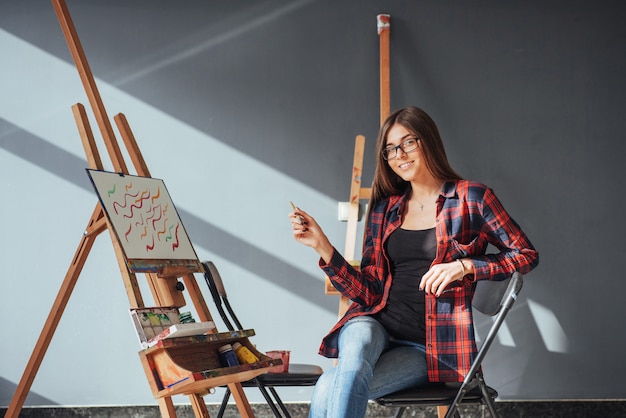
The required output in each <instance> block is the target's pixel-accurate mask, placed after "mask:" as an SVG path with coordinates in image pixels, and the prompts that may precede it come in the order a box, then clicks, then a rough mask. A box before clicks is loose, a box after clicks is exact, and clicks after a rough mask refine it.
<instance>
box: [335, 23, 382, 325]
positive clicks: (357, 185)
mask: <svg viewBox="0 0 626 418" xmlns="http://www.w3.org/2000/svg"><path fill="white" fill-rule="evenodd" d="M376 24H377V29H378V37H379V44H380V46H379V54H380V63H379V67H380V123H381V125H382V123H383V122H384V121H385V119H386V118H387V116H388V115H389V112H390V106H391V105H390V103H391V100H390V94H389V90H390V76H389V74H390V71H389V33H390V17H389V15H387V14H380V15H378V16H376ZM364 150H365V137H364V136H363V135H357V137H356V140H355V143H354V159H353V162H352V177H351V182H350V199H349V201H348V202H349V209H348V222H347V226H346V246H345V251H344V258H345V259H346V260H349V261H350V263H351V264H352V265H353V266H355V267H359V265H360V262H359V260H355V251H356V242H357V239H356V238H357V223H358V221H359V207H360V202H361V200H368V199H369V198H370V196H371V194H372V188H371V187H363V183H362V181H361V179H362V175H363V157H364V153H365V152H364ZM325 284H326V286H325V293H326V294H327V295H339V296H340V300H339V318H341V317H342V316H343V315H344V314H345V312H346V310H347V309H348V307H349V306H350V300H349V299H348V298H346V297H345V296H343V295H341V294H340V293H339V292H338V291H337V290H336V289H335V287H334V286H333V284H332V283H331V282H330V280H329V279H328V277H327V278H326V282H325Z"/></svg>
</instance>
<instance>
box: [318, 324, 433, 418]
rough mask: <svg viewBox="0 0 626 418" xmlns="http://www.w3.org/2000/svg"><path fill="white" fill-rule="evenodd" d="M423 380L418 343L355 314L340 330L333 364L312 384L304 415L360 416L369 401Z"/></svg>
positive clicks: (424, 373) (422, 351)
mask: <svg viewBox="0 0 626 418" xmlns="http://www.w3.org/2000/svg"><path fill="white" fill-rule="evenodd" d="M427 382H428V376H427V368H426V350H425V348H424V346H423V345H422V344H418V343H414V342H411V341H399V340H393V339H390V337H389V334H388V333H387V331H386V330H385V328H384V327H383V326H382V325H381V324H380V322H378V321H377V320H376V319H374V318H372V317H369V316H360V317H356V318H353V319H351V320H350V321H348V322H347V323H346V324H345V325H344V327H343V328H342V329H341V331H340V333H339V359H338V361H337V367H335V368H333V369H330V370H327V371H326V372H324V374H323V375H322V376H321V377H320V379H319V380H318V382H317V384H316V385H315V389H314V390H313V397H312V399H311V410H310V412H309V417H310V418H326V417H328V418H348V417H354V418H357V417H359V418H361V417H364V416H365V413H366V412H367V402H368V400H369V399H375V398H378V397H380V396H383V395H387V394H389V393H391V392H395V391H397V390H402V389H406V388H408V387H411V386H415V385H419V384H425V383H427Z"/></svg>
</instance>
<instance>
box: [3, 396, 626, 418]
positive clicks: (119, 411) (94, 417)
mask: <svg viewBox="0 0 626 418" xmlns="http://www.w3.org/2000/svg"><path fill="white" fill-rule="evenodd" d="M496 407H497V411H498V414H499V415H500V417H501V418H530V417H532V418H579V417H580V418H587V417H590V418H591V417H593V418H596V417H598V418H604V417H626V400H622V401H563V402H558V401H550V402H543V401H542V402H497V403H496ZM176 408H177V409H176V414H177V418H195V417H194V415H193V412H192V410H191V408H190V407H189V406H186V405H179V406H177V407H176ZM287 408H288V410H289V412H290V414H291V416H292V418H305V417H307V414H308V409H309V408H308V405H307V404H302V403H299V404H288V405H287ZM208 409H209V414H210V416H211V417H217V411H218V406H217V405H208ZM252 409H253V411H254V414H255V416H256V418H272V417H274V415H273V414H272V413H271V410H270V409H269V408H268V407H267V405H264V404H253V405H252ZM5 412H6V408H0V416H1V417H4V414H5ZM460 413H461V417H463V418H483V417H489V411H487V410H482V408H481V407H480V406H473V405H469V406H464V407H463V409H461V411H460ZM393 414H394V410H393V408H387V407H382V406H379V405H376V404H374V403H370V406H369V408H368V414H367V417H368V418H387V417H389V418H391V417H393V416H394V415H393ZM239 416H240V415H239V413H238V411H237V408H236V407H235V406H234V405H229V406H228V408H227V410H226V413H225V414H224V418H234V417H239ZM22 417H24V418H160V414H159V410H158V407H156V406H117V407H60V406H59V407H37V408H23V409H22V411H21V413H20V418H22ZM408 417H411V418H436V417H437V413H436V410H435V408H434V407H421V408H415V407H414V408H409V409H408V410H407V411H405V413H404V414H403V418H408Z"/></svg>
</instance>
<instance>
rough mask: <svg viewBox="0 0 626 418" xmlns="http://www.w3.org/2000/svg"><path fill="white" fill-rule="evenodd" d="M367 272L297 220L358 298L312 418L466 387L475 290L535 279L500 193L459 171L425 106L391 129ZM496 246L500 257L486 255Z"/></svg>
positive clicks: (325, 264)
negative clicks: (398, 396)
mask: <svg viewBox="0 0 626 418" xmlns="http://www.w3.org/2000/svg"><path fill="white" fill-rule="evenodd" d="M376 152H377V156H378V157H377V165H376V171H375V173H374V182H373V185H372V196H371V200H370V204H369V211H368V216H367V225H366V230H365V241H364V245H363V253H362V260H361V267H360V269H359V270H357V269H355V268H353V267H351V266H350V264H349V263H348V262H347V261H346V260H345V259H344V258H343V257H342V256H341V255H340V254H339V253H338V252H337V250H336V249H335V248H334V247H333V246H332V244H331V243H330V241H329V240H328V238H327V237H326V235H325V234H324V232H323V231H322V229H321V228H320V226H319V225H318V224H317V222H316V221H315V219H314V218H312V217H311V216H310V215H309V214H307V213H306V212H305V211H303V210H300V209H299V208H298V209H296V210H295V211H294V212H293V213H291V214H290V218H291V223H292V228H293V235H294V238H295V239H296V240H297V241H299V242H300V243H302V244H304V245H307V246H310V247H312V248H313V249H314V250H315V251H317V253H318V254H319V255H320V257H321V258H320V262H319V264H320V267H321V268H322V269H323V270H324V272H325V273H326V275H327V276H328V277H329V278H330V280H331V282H332V283H333V285H334V286H335V288H336V289H337V290H338V291H339V292H341V293H342V294H343V295H344V296H346V297H347V298H349V299H350V300H351V301H352V304H351V305H350V307H349V309H348V311H347V312H346V314H345V315H344V316H343V318H342V319H341V320H340V321H339V322H338V323H337V324H336V325H335V327H334V328H333V329H332V330H331V331H330V333H329V334H328V335H327V336H326V337H325V338H324V340H323V342H322V345H321V347H320V354H322V355H324V356H326V357H338V361H337V367H335V368H333V369H331V370H328V371H327V372H325V373H324V374H323V375H322V377H321V378H320V379H319V381H318V383H317V385H316V387H315V390H314V393H313V398H312V400H311V411H310V416H311V417H332V418H337V417H363V416H365V413H366V410H367V401H368V399H374V398H377V397H380V396H383V395H386V394H388V393H391V392H394V391H397V390H401V389H404V388H407V387H409V386H414V385H418V384H425V383H427V382H445V381H463V378H464V375H465V374H466V373H467V372H468V371H469V368H470V366H471V362H472V360H473V359H474V356H475V355H476V343H475V339H474V329H473V322H472V311H471V300H472V295H473V290H474V282H475V281H477V280H499V279H503V278H506V277H508V276H510V275H511V274H512V273H513V272H514V271H519V272H520V273H522V274H525V273H528V272H529V271H530V270H531V269H532V268H534V267H535V266H536V265H537V263H538V261H539V258H538V253H537V252H536V251H535V249H534V248H533V246H532V244H531V243H530V241H529V240H528V238H527V237H526V235H525V234H524V232H523V231H522V230H521V229H520V227H519V226H518V225H517V223H516V222H515V221H514V220H513V219H512V218H511V217H510V216H509V215H508V213H507V212H506V211H505V210H504V208H503V206H502V205H501V203H500V201H499V200H498V199H497V197H496V196H495V195H494V193H493V191H492V190H491V189H489V188H488V187H486V186H485V185H482V184H480V183H477V182H473V181H469V180H463V179H461V177H460V176H459V175H458V174H457V173H456V172H455V171H454V170H453V169H452V168H451V167H450V164H449V163H448V160H447V157H446V153H445V150H444V147H443V143H442V141H441V138H440V136H439V131H438V129H437V126H436V125H435V123H434V122H433V120H432V119H431V118H430V117H429V116H428V115H427V114H426V113H425V112H424V111H423V110H421V109H418V108H416V107H407V108H404V109H400V110H397V111H396V112H394V113H393V114H391V115H390V116H389V117H388V118H387V119H386V121H385V122H384V124H383V126H382V127H381V129H380V132H379V135H378V140H377V144H376ZM488 244H492V245H493V246H494V247H496V248H497V249H498V250H499V252H498V253H496V254H486V249H487V245H488Z"/></svg>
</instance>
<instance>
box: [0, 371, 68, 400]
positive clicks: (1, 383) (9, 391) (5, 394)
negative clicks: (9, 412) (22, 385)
mask: <svg viewBox="0 0 626 418" xmlns="http://www.w3.org/2000/svg"><path fill="white" fill-rule="evenodd" d="M16 388H17V385H16V384H15V383H13V382H9V381H8V380H6V379H4V378H2V377H0V407H7V406H9V404H10V403H11V399H12V398H13V394H14V393H15V389H16ZM26 404H28V405H57V403H56V402H53V401H51V400H50V399H48V398H45V397H43V396H41V395H38V394H36V393H34V392H33V391H31V392H29V394H28V396H27V397H26Z"/></svg>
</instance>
